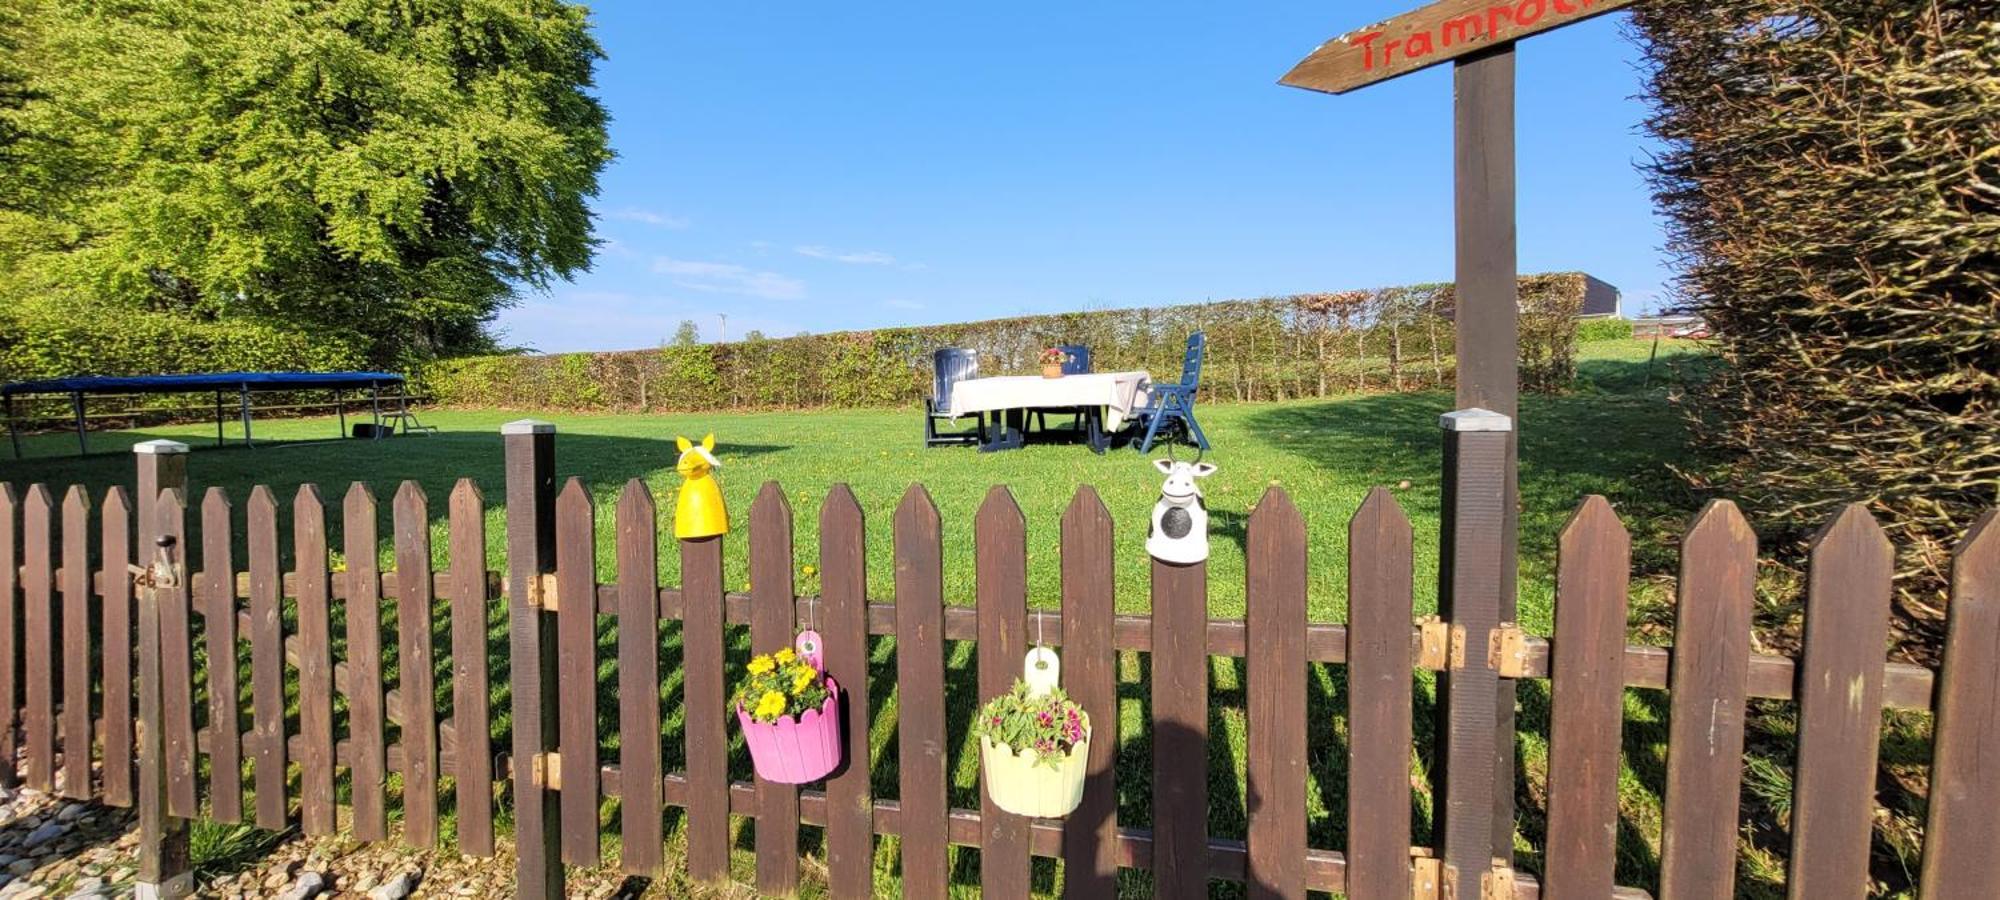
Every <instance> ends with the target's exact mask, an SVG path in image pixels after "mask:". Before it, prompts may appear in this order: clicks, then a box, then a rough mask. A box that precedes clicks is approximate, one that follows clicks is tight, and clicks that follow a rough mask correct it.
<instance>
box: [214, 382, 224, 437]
mask: <svg viewBox="0 0 2000 900" xmlns="http://www.w3.org/2000/svg"><path fill="white" fill-rule="evenodd" d="M215 446H217V447H220V446H222V392H221V391H216V392H215Z"/></svg>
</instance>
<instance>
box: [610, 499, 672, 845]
mask: <svg viewBox="0 0 2000 900" xmlns="http://www.w3.org/2000/svg"><path fill="white" fill-rule="evenodd" d="M658 541H659V525H658V522H657V510H656V508H655V507H654V506H653V492H652V491H650V490H648V489H647V488H646V483H645V482H644V481H641V480H639V479H637V478H634V479H632V480H630V481H628V482H626V483H625V492H624V494H622V495H621V496H620V497H619V498H618V783H619V792H618V807H619V815H620V821H619V835H620V844H619V847H620V849H619V856H618V864H619V868H620V869H622V870H623V871H625V872H626V873H627V874H631V875H657V874H660V871H661V870H662V869H663V868H664V866H665V862H666V861H665V852H664V850H665V847H664V841H663V839H662V834H661V832H662V829H663V827H664V825H663V819H662V811H661V790H662V787H661V785H662V778H661V774H660V573H659V557H658V553H659V549H658V548H659V544H658Z"/></svg>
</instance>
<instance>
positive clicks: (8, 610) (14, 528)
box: [0, 482, 129, 803]
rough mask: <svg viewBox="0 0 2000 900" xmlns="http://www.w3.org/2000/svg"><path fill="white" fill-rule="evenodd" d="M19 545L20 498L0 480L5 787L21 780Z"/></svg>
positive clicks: (0, 766)
mask: <svg viewBox="0 0 2000 900" xmlns="http://www.w3.org/2000/svg"><path fill="white" fill-rule="evenodd" d="M114 490H116V489H115V488H114ZM20 545H21V501H20V498H19V497H17V496H16V495H15V493H14V485H13V484H12V483H10V482H0V787H8V788H11V787H13V786H15V785H16V784H19V783H20V780H21V778H20V772H19V771H18V770H17V769H15V765H16V760H18V759H19V758H20V757H19V755H18V751H19V749H20V748H19V746H18V740H17V739H16V737H15V735H16V734H17V731H16V729H17V728H19V727H20V726H21V725H22V722H21V683H20V681H19V680H18V678H17V673H19V672H20V670H21V651H22V649H23V648H22V641H21V557H20V551H19V547H20ZM128 803H129V801H128Z"/></svg>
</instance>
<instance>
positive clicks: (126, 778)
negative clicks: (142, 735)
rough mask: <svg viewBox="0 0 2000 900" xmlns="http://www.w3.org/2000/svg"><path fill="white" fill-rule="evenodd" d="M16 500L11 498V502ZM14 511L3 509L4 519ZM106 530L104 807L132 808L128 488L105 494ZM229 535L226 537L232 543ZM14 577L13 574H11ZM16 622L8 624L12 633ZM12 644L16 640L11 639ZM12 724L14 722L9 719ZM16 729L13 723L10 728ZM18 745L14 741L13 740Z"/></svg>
mask: <svg viewBox="0 0 2000 900" xmlns="http://www.w3.org/2000/svg"><path fill="white" fill-rule="evenodd" d="M10 499H11V498H10ZM8 512H9V511H4V510H0V516H5V515H7V513H8ZM99 525H100V526H101V527H102V529H103V537H102V542H103V554H104V555H103V560H104V563H103V566H102V569H103V590H102V596H103V598H104V608H103V609H102V610H100V611H99V612H100V618H99V621H101V622H102V623H103V624H102V626H101V629H102V632H103V637H102V640H103V645H102V646H103V654H104V664H103V670H104V802H105V804H106V805H109V806H119V807H130V806H131V805H132V801H133V800H134V799H135V795H134V794H133V781H132V776H133V775H134V773H135V772H136V771H137V770H136V769H135V768H134V765H135V764H136V760H137V754H138V752H139V747H138V745H137V744H135V743H133V740H132V682H133V678H134V677H135V676H136V675H137V672H136V671H135V670H134V669H133V667H132V660H133V656H132V652H133V646H132V635H133V630H132V625H133V619H132V616H133V613H134V612H135V610H134V608H133V605H132V576H131V574H130V573H129V571H128V570H127V569H126V566H128V565H130V564H131V563H132V502H131V500H130V499H129V498H127V496H126V494H125V488H124V487H122V486H119V485H112V486H111V488H110V489H109V490H107V491H105V492H104V507H103V512H102V515H101V516H100V518H99ZM5 531H6V529H0V541H4V542H6V543H7V544H8V545H9V549H10V550H11V544H12V540H11V538H12V537H13V536H12V535H11V534H7V533H4V532H5ZM228 537H229V533H228V532H227V531H224V532H223V539H224V540H228ZM10 556H11V554H10V553H0V565H6V566H7V567H8V568H10V569H11V568H12V566H11V563H12V560H11V559H9V557H10ZM10 574H11V573H10ZM6 588H7V584H6V579H4V578H0V597H4V598H5V599H6V601H7V607H8V609H7V612H6V613H5V614H0V619H5V620H11V619H12V618H13V615H12V607H13V594H12V592H11V591H8V590H6ZM12 624H13V623H12V622H11V621H8V622H7V625H8V627H9V628H10V630H11V626H12ZM8 637H9V639H10V640H11V637H12V636H11V635H9V636H8ZM0 660H5V662H4V663H0V665H4V666H5V668H6V669H7V674H6V677H7V678H9V679H11V678H12V677H13V668H14V656H13V653H11V652H9V651H7V650H4V649H0ZM12 693H13V692H12V690H5V691H0V695H5V696H6V697H7V701H8V702H7V708H8V709H9V710H11V709H13V708H14V704H13V703H12V702H11V700H12ZM7 718H8V719H9V720H11V719H12V718H13V717H12V716H11V715H9V716H8V717H7ZM6 727H7V728H8V730H10V731H11V730H12V726H11V724H10V725H8V726H6ZM8 743H12V741H11V740H10V741H8ZM12 769H13V763H12V762H11V757H10V761H9V762H8V763H6V764H4V765H0V771H11V770H12Z"/></svg>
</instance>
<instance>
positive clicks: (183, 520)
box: [156, 489, 200, 819]
mask: <svg viewBox="0 0 2000 900" xmlns="http://www.w3.org/2000/svg"><path fill="white" fill-rule="evenodd" d="M157 509H158V514H159V518H158V519H157V520H156V521H158V522H159V529H160V530H159V532H158V535H159V537H160V538H161V539H165V538H172V539H173V545H174V549H173V553H174V557H175V558H176V559H179V560H182V566H183V568H185V565H186V562H185V561H186V559H187V498H186V497H185V496H183V495H182V494H181V492H180V491H179V490H178V489H168V490H162V491H161V492H160V499H159V505H158V506H157ZM159 600H160V715H161V717H162V718H164V719H165V722H164V724H163V725H162V726H161V727H160V732H161V734H162V736H163V737H165V738H166V745H167V746H166V763H167V814H168V815H171V816H174V817H175V818H182V819H192V818H194V817H195V816H196V815H197V814H198V813H199V808H200V807H199V799H198V793H199V791H198V789H197V785H196V783H195V774H194V755H195V739H194V639H193V636H192V634H191V633H190V630H189V623H188V620H189V619H190V618H191V617H192V615H193V614H192V607H191V606H190V604H189V602H188V579H187V578H180V579H176V580H175V581H174V583H173V584H171V585H169V586H166V587H162V588H161V589H160V591H159Z"/></svg>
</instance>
